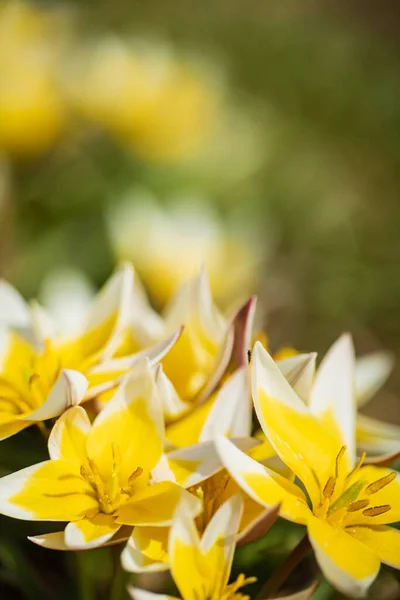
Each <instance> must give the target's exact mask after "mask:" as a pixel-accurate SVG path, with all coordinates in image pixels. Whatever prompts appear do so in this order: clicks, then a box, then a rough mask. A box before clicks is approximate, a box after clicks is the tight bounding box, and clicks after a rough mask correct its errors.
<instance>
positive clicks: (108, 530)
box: [65, 513, 120, 550]
mask: <svg viewBox="0 0 400 600" xmlns="http://www.w3.org/2000/svg"><path fill="white" fill-rule="evenodd" d="M119 528H120V525H117V524H116V523H115V522H114V519H113V518H112V517H111V516H110V515H104V514H102V513H98V514H97V515H96V516H95V517H93V518H91V519H81V520H80V521H75V523H68V525H67V527H66V528H65V543H66V544H67V546H68V547H69V548H70V549H71V550H84V549H85V550H87V549H89V548H97V547H99V546H101V545H102V544H104V543H105V542H107V541H108V540H110V539H111V538H112V537H113V535H114V534H115V533H116V532H117V531H118V529H119Z"/></svg>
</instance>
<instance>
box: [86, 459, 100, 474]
mask: <svg viewBox="0 0 400 600" xmlns="http://www.w3.org/2000/svg"><path fill="white" fill-rule="evenodd" d="M88 463H89V467H90V468H91V469H92V473H93V475H98V474H99V470H98V468H97V465H96V463H95V461H94V460H93V458H88Z"/></svg>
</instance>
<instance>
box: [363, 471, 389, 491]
mask: <svg viewBox="0 0 400 600" xmlns="http://www.w3.org/2000/svg"><path fill="white" fill-rule="evenodd" d="M394 479H396V473H395V472H394V471H393V472H392V473H389V474H388V475H385V477H381V479H377V480H376V481H374V482H373V483H370V484H369V486H368V487H367V488H366V489H365V493H366V494H375V493H376V492H379V490H381V489H382V488H384V487H385V486H386V485H389V483H391V482H392V481H393V480H394Z"/></svg>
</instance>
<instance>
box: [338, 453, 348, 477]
mask: <svg viewBox="0 0 400 600" xmlns="http://www.w3.org/2000/svg"><path fill="white" fill-rule="evenodd" d="M346 450H347V446H342V447H341V448H340V450H339V453H338V455H337V457H336V465H335V475H336V479H337V478H338V477H339V466H340V463H341V460H342V458H343V454H344V453H345V452H346Z"/></svg>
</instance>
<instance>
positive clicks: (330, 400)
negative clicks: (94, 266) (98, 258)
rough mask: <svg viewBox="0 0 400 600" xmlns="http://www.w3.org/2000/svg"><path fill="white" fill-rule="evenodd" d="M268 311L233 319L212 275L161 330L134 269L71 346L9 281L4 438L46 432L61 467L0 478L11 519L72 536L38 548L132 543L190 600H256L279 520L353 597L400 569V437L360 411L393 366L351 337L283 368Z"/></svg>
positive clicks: (105, 295) (2, 296)
mask: <svg viewBox="0 0 400 600" xmlns="http://www.w3.org/2000/svg"><path fill="white" fill-rule="evenodd" d="M255 305H256V299H255V298H254V297H252V298H251V299H250V300H249V301H248V302H246V303H245V304H244V305H243V306H240V307H237V309H236V310H234V311H233V312H232V314H230V315H228V316H226V315H224V314H222V313H221V312H220V311H219V309H218V308H217V307H216V305H215V303H214V301H213V298H212V294H211V292H210V288H209V284H208V279H207V274H206V272H205V270H204V269H203V270H202V271H201V272H200V274H199V275H198V276H197V277H196V278H194V279H192V280H189V281H187V282H185V283H184V284H183V286H182V287H181V288H180V290H179V291H178V292H177V294H176V295H175V297H174V298H173V299H172V300H171V301H170V303H169V305H168V306H167V309H166V310H165V312H164V314H163V315H162V316H161V315H160V314H158V313H157V312H155V311H154V310H153V309H152V307H151V306H150V303H149V301H148V299H147V297H146V294H145V291H144V289H143V287H142V285H141V283H140V281H139V280H138V278H137V276H135V273H134V270H133V267H132V266H130V265H123V266H122V267H121V268H119V269H118V270H117V271H116V272H115V274H114V275H113V276H112V277H111V278H110V280H109V281H108V282H107V283H106V285H105V286H104V288H103V289H102V290H101V291H100V292H99V294H98V295H97V297H96V298H95V299H94V300H93V305H92V307H91V308H90V310H89V311H88V314H87V317H86V319H85V321H84V322H83V323H82V325H81V330H80V332H79V334H77V335H74V336H73V337H71V334H70V332H68V331H65V327H63V323H58V322H54V321H53V319H52V318H51V316H50V315H49V314H48V313H47V311H46V310H45V309H44V308H43V307H42V306H40V305H39V304H38V303H37V302H30V303H26V302H25V301H24V299H23V298H22V297H21V295H20V294H19V293H18V292H17V291H16V290H15V289H14V288H13V287H12V286H11V285H10V284H8V283H6V282H4V281H3V282H2V283H1V285H0V335H1V350H0V357H1V358H0V361H1V362H0V369H1V373H0V437H1V439H3V440H4V439H5V438H7V437H10V436H13V435H16V434H18V432H20V431H21V430H23V429H25V428H27V427H32V426H36V427H38V428H39V429H40V431H41V433H42V434H43V437H44V439H45V440H46V443H47V445H48V453H49V459H48V460H46V461H44V462H41V463H39V464H34V465H31V466H29V467H27V468H24V469H22V470H20V471H17V472H14V473H11V474H9V475H7V476H5V477H3V478H2V479H0V512H1V513H2V514H3V515H8V516H9V517H13V518H16V519H24V520H32V521H33V520H34V521H59V522H63V523H64V524H65V522H67V525H66V526H65V528H64V529H63V530H60V531H57V532H54V531H53V532H51V533H43V535H38V536H35V537H31V538H30V539H31V541H32V542H34V543H35V544H38V545H39V546H42V547H45V548H50V549H54V550H86V549H91V548H97V547H101V546H110V545H117V544H123V550H122V554H121V562H122V566H123V568H124V569H126V570H127V571H129V572H133V573H143V572H157V571H166V570H170V571H171V574H172V577H173V579H174V581H175V584H176V587H177V588H178V590H179V593H180V595H181V597H182V598H183V600H239V599H242V600H246V599H248V598H250V596H249V595H248V594H246V590H245V589H244V588H246V586H247V585H249V586H251V585H252V584H253V583H254V578H253V577H246V576H245V575H244V574H240V575H239V577H238V578H237V579H236V580H234V581H230V571H231V565H232V561H233V557H234V552H235V548H236V547H237V546H238V545H243V544H247V543H250V542H254V541H256V540H257V539H260V538H262V537H264V536H265V535H268V531H269V529H270V527H271V526H272V525H273V524H274V522H275V521H276V519H277V518H278V517H279V518H283V519H287V520H289V521H291V522H294V523H297V524H300V525H303V526H304V528H305V530H304V534H305V537H304V539H303V540H302V542H301V545H302V548H303V550H307V551H309V550H312V551H313V552H314V554H315V557H316V560H317V562H318V564H319V567H320V570H321V572H322V574H323V575H324V576H325V578H326V579H327V580H328V581H329V582H330V583H331V584H332V585H334V586H335V587H336V588H337V589H338V590H340V591H341V592H343V593H344V594H346V595H348V596H352V597H358V596H363V595H365V593H366V591H367V590H368V588H369V586H370V585H371V584H372V582H373V581H374V579H375V578H376V576H377V574H378V572H379V569H380V566H381V563H385V564H388V565H390V566H392V567H394V568H397V569H398V568H400V531H399V530H398V529H396V528H395V527H393V526H391V525H393V524H395V523H396V522H398V521H400V478H399V477H398V475H397V473H396V471H395V470H393V469H392V468H390V465H391V464H392V463H393V462H394V461H395V460H396V459H397V457H398V456H399V439H400V437H399V429H398V428H397V427H395V426H394V425H391V424H387V423H383V422H380V421H377V420H374V419H371V418H367V417H366V416H363V415H358V414H357V409H358V407H359V406H360V405H362V404H363V403H365V402H366V401H367V400H369V399H370V398H371V396H372V395H373V394H374V393H375V391H376V390H377V389H378V388H379V387H380V385H381V384H382V383H383V382H384V380H385V379H386V377H387V375H388V373H389V371H390V368H391V366H392V365H391V359H390V357H389V356H388V355H386V354H385V353H377V354H374V355H369V356H366V357H362V358H361V359H358V360H356V359H355V356H354V349H353V344H352V340H351V337H350V336H349V335H348V334H345V335H342V336H341V337H340V338H339V339H338V340H337V341H336V342H335V343H334V344H333V346H332V347H331V348H330V350H329V351H328V353H327V354H326V356H325V357H324V358H323V359H322V361H321V362H320V364H319V366H318V368H316V355H315V353H307V354H301V353H298V352H296V351H295V350H292V349H284V350H282V351H280V352H278V353H276V354H274V355H271V354H270V352H269V350H268V348H267V347H266V346H267V344H266V339H267V338H266V336H264V335H263V333H262V332H259V331H254V316H255ZM38 439H39V436H38ZM60 529H61V527H60ZM280 583H283V582H282V581H281V582H280ZM267 585H268V582H267ZM276 587H279V586H275V588H276ZM247 589H248V588H247ZM250 589H251V588H250ZM314 590H315V585H314V583H313V585H312V586H311V587H309V588H307V589H306V590H304V591H303V592H302V594H303V595H302V596H301V597H302V598H309V597H311V595H312V594H313V592H314ZM128 591H129V594H130V595H131V596H132V598H135V599H136V600H151V599H154V600H155V599H156V598H160V599H161V600H162V599H164V600H165V599H167V598H170V597H171V596H167V595H157V594H155V593H153V592H150V591H146V590H143V589H139V588H138V587H129V590H128ZM272 591H273V586H272V585H270V587H269V595H268V597H273V596H274V594H272ZM275 591H277V590H275ZM271 594H272V595H271ZM261 597H265V596H261ZM293 597H296V598H300V596H299V595H298V594H297V595H296V596H293Z"/></svg>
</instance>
